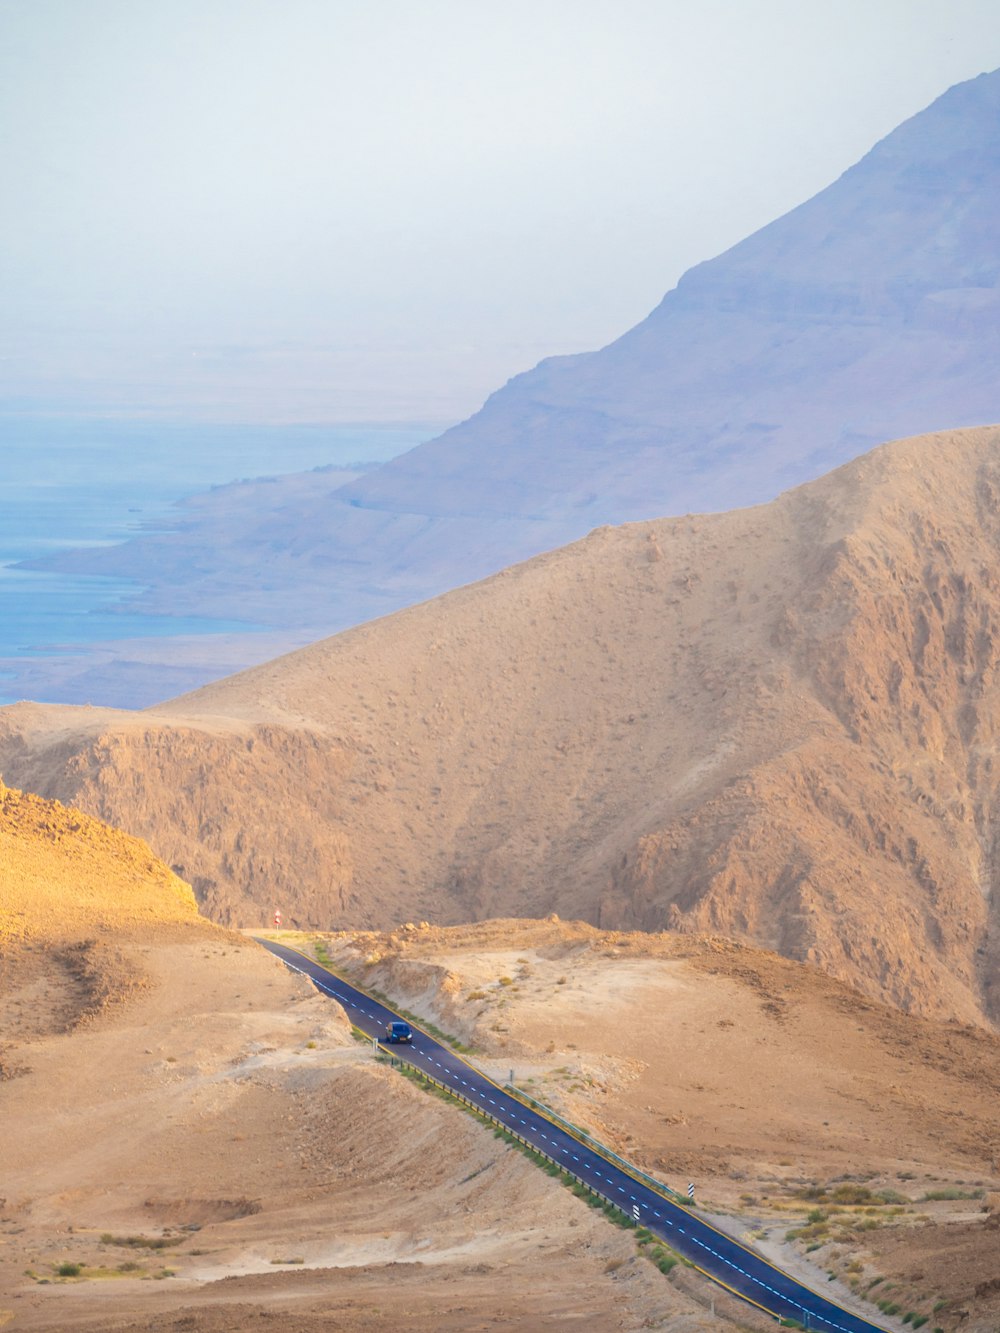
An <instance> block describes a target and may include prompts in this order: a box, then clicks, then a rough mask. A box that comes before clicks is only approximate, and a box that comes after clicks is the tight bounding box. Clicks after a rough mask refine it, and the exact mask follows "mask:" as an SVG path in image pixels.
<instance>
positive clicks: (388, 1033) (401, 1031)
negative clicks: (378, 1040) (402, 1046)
mask: <svg viewBox="0 0 1000 1333" xmlns="http://www.w3.org/2000/svg"><path fill="white" fill-rule="evenodd" d="M385 1039H386V1041H390V1042H393V1043H395V1042H397V1041H412V1040H413V1029H412V1028H411V1027H410V1025H409V1023H403V1022H402V1021H398V1022H394V1023H386V1025H385Z"/></svg>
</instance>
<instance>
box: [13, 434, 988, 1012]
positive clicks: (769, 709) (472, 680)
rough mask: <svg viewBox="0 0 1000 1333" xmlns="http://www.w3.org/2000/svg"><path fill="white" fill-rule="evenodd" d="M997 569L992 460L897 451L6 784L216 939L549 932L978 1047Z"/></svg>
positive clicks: (319, 649) (21, 732)
mask: <svg viewBox="0 0 1000 1333" xmlns="http://www.w3.org/2000/svg"><path fill="white" fill-rule="evenodd" d="M998 546H1000V429H998V428H993V427H990V428H982V429H978V430H970V431H962V432H949V433H944V434H940V435H935V436H926V437H922V438H919V439H915V440H908V441H901V442H897V443H894V444H891V445H886V446H884V447H882V448H881V449H878V450H876V451H875V452H873V453H872V454H870V455H868V456H866V457H865V458H863V459H860V460H858V461H857V462H855V463H852V464H849V465H847V466H845V467H843V468H841V469H839V470H838V471H836V472H834V473H831V474H830V475H829V476H827V477H825V478H823V479H821V480H820V481H818V482H815V483H811V484H810V485H807V486H803V487H801V488H799V489H798V490H795V491H791V492H788V493H787V494H785V495H784V496H782V497H780V498H779V499H778V500H776V501H774V502H773V503H771V504H769V505H766V506H762V507H759V508H754V509H747V510H739V511H735V512H732V513H728V514H717V515H708V516H693V517H688V518H683V519H672V520H662V521H658V522H651V523H641V524H633V525H629V526H626V527H623V528H618V529H611V528H605V529H599V530H598V531H596V532H595V533H593V534H592V535H591V536H590V537H589V538H587V539H585V540H584V541H581V542H578V543H576V544H575V545H573V546H570V547H566V548H563V549H561V550H558V551H555V552H553V553H551V554H549V555H546V556H542V557H539V558H538V559H535V560H532V561H530V562H528V563H526V564H524V565H520V566H517V567H515V568H513V569H511V570H508V571H505V572H504V573H503V574H501V575H498V576H496V577H494V578H492V579H489V580H487V581H485V582H483V583H480V584H476V585H472V586H470V587H467V588H464V589H460V590H459V591H457V592H455V593H451V594H449V595H447V596H445V597H441V598H438V599H436V600H435V601H433V602H429V603H426V604H424V605H422V606H419V607H416V608H413V609H411V610H409V611H405V612H401V613H399V614H397V615H394V616H390V617H387V618H386V619H384V620H380V621H376V622H373V623H372V624H370V625H367V626H363V627H361V628H359V629H355V630H351V631H349V632H347V633H345V634H342V635H338V636H336V637H335V638H333V639H329V640H325V641H323V642H322V643H319V644H316V645H314V646H312V647H310V648H307V649H304V650H301V651H299V652H297V653H294V654H291V655H290V656H288V657H285V658H281V659H278V660H276V661H274V662H272V663H269V664H268V665H266V666H263V667H259V668H255V669H254V670H251V671H247V672H245V673H243V674H241V675H238V676H234V677H231V678H229V679H227V680H224V681H220V682H219V683H217V684H215V685H212V686H208V687H206V688H205V689H203V690H200V691H198V692H197V693H195V694H192V695H188V696H185V697H183V698H181V699H178V700H175V701H174V702H172V703H171V704H169V705H164V706H162V707H160V708H159V709H157V710H155V711H150V712H146V713H139V714H124V713H108V712H101V711H96V710H90V709H71V708H55V707H39V706H33V705H18V706H15V707H12V708H9V709H5V710H3V711H2V713H0V771H2V772H3V774H4V775H5V776H6V778H7V780H8V781H10V782H17V783H18V784H20V785H22V786H25V787H27V788H29V789H31V790H36V791H39V792H42V793H45V794H48V795H56V796H59V797H61V798H62V799H68V800H72V801H74V802H75V803H77V804H79V805H81V806H82V807H84V808H85V809H87V810H89V811H91V812H92V813H95V814H97V815H99V816H100V817H102V818H104V819H107V820H108V821H109V822H111V823H113V824H116V825H120V826H122V827H125V828H128V829H129V830H130V831H132V832H136V833H139V834H141V835H142V836H144V837H146V838H147V839H148V841H149V843H150V845H151V846H152V847H153V848H154V850H155V851H156V852H157V854H158V855H160V856H161V857H162V858H163V859H164V860H166V861H167V862H168V864H170V865H172V866H174V867H175V869H176V870H177V873H178V874H180V875H181V876H182V877H184V878H185V879H187V880H189V881H190V882H191V883H192V884H193V886H194V888H195V892H196V894H197V896H198V898H199V901H200V902H201V903H202V905H203V907H204V908H205V910H206V911H207V912H208V913H209V914H210V915H212V916H213V917H214V918H216V919H217V920H220V921H223V922H233V923H240V922H253V921H262V920H266V919H269V918H270V916H271V914H272V913H273V911H274V909H275V907H280V908H281V909H282V911H283V913H284V915H285V920H286V923H291V924H301V925H317V926H320V927H334V926H370V925H379V926H387V925H392V924H394V923H398V922H400V921H405V920H407V919H414V920H419V919H427V920H432V921H435V922H437V923H455V922H458V921H463V920H470V919H482V918H484V917H488V916H496V915H511V914H514V915H521V916H542V915H544V914H545V913H547V912H548V911H550V910H556V911H558V912H559V913H560V914H561V915H564V916H572V917H585V918H586V919H588V920H590V921H591V922H593V923H595V924H598V925H601V926H603V927H615V928H620V927H632V926H636V927H641V928H643V929H646V930H658V929H661V928H663V927H669V928H670V929H672V930H675V931H694V932H715V933H720V934H725V935H728V936H731V937H734V938H742V939H744V940H748V941H753V942H755V943H756V944H759V945H761V946H763V947H766V948H769V949H774V950H776V951H778V952H780V953H783V954H785V955H787V956H789V957H792V958H797V959H808V960H811V961H813V962H815V963H817V964H818V965H819V966H820V967H821V968H823V969H824V970H826V971H827V972H828V973H830V974H831V975H834V976H837V977H840V978H842V979H845V980H847V981H850V982H851V983H852V984H854V985H856V986H859V987H861V988H862V989H863V990H865V991H867V992H868V993H869V994H870V995H873V996H880V997H884V998H886V999H888V1000H890V1001H891V1002H892V1003H894V1004H896V1005H898V1006H900V1007H902V1008H904V1009H907V1010H910V1011H912V1012H916V1013H923V1014H928V1015H933V1014H937V1015H941V1016H945V1017H947V1016H954V1017H956V1018H958V1019H959V1020H961V1021H963V1022H965V1021H972V1022H983V1021H984V1020H985V1019H987V1018H995V1017H996V1015H997V1012H998V1010H997V1003H998V1000H997V995H996V983H997V977H998V975H1000V961H998V960H1000V946H998V943H997V940H998V932H997V926H996V922H997V918H996V913H997V910H998V906H997V904H998V901H1000V900H998V898H997V896H996V895H995V893H994V888H993V878H994V874H995V866H996V853H995V846H994V832H993V828H994V823H995V812H996V809H997V790H996V784H997V770H996V769H995V765H994V760H993V750H994V737H995V734H996V732H997V729H998V726H1000V686H998V681H997V673H996V664H997V653H998V641H997V637H996V626H997V624H998V619H1000V579H998V577H997V574H996V569H997V554H998Z"/></svg>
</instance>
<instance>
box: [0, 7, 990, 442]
mask: <svg viewBox="0 0 1000 1333" xmlns="http://www.w3.org/2000/svg"><path fill="white" fill-rule="evenodd" d="M997 66H1000V5H998V4H997V3H996V0H614V3H606V2H605V0H0V182H2V189H3V201H2V205H0V358H2V359H0V411H3V410H12V409H25V410H36V411H46V412H47V411H86V412H93V413H114V414H117V415H129V414H132V413H135V414H138V415H154V416H157V415H162V416H166V417H172V418H205V419H217V420H218V419H222V420H234V421H240V420H262V421H296V420H311V421H349V420H391V419H396V420H399V419H424V420H435V421H448V420H456V419H458V418H460V417H463V416H466V415H468V414H469V413H470V412H472V411H474V410H475V409H476V408H478V407H479V405H480V404H481V402H482V400H483V398H484V397H485V396H486V394H487V393H489V392H490V391H491V390H492V389H494V388H496V387H498V386H499V385H500V384H501V383H503V381H504V380H505V379H507V378H508V377H509V376H510V375H512V374H515V373H516V372H518V371H520V370H524V369H527V368H528V367H529V366H531V365H533V364H534V363H535V362H536V361H538V360H539V359H540V358H541V357H542V356H545V355H549V354H551V353H557V352H570V351H580V350H585V349H589V348H593V347H598V346H601V345H603V344H604V343H607V342H609V341H610V340H611V339H612V338H614V337H616V336H617V335H618V334H619V333H622V332H624V330H625V329H626V328H628V327H629V326H630V325H632V324H634V323H635V322H636V321H637V320H639V319H641V318H642V317H643V316H644V315H646V314H647V313H648V312H649V310H650V309H651V308H652V307H653V306H654V305H656V304H657V302H658V301H659V300H660V298H661V297H662V295H663V293H664V292H665V291H666V290H667V289H668V288H670V287H672V286H673V285H674V283H675V282H676V281H677V278H678V277H679V276H680V274H681V273H682V272H683V270H684V269H686V268H688V267H690V266H691V265H692V264H694V263H696V262H698V261H699V260H702V259H706V258H709V257H711V256H712V255H714V254H717V253H719V252H720V251H721V250H723V249H726V248H727V247H728V246H729V245H731V244H734V243H735V242H736V241H738V240H739V239H741V238H742V237H743V236H745V235H747V234H748V233H749V232H751V231H753V230H755V229H756V228H757V227H760V226H762V225H764V224H765V223H767V222H769V221H771V220H772V219H773V218H774V217H776V216H778V215H779V214H781V213H783V212H785V211H787V210H788V209H789V208H791V207H793V206H794V205H795V204H797V203H800V202H801V201H802V200H804V199H806V198H808V197H809V196H810V195H812V194H814V193H815V192H816V191H817V190H819V189H821V188H822V187H823V186H825V185H827V184H829V182H830V181H831V180H833V179H834V178H835V177H836V176H838V175H839V174H840V173H841V172H842V171H843V170H845V169H846V168H847V167H848V166H850V165H851V163H852V162H854V161H855V160H856V159H857V158H858V157H860V156H861V155H862V154H863V153H865V152H866V151H867V150H868V149H869V148H870V147H871V146H872V144H873V143H875V142H876V140H878V139H879V138H881V137H882V136H883V135H885V134H886V133H888V132H889V131H890V130H891V129H893V128H894V127H895V126H896V125H897V124H898V123H899V122H900V121H902V120H904V119H906V118H907V117H908V116H910V115H912V114H914V113H915V112H916V111H918V110H920V109H921V108H922V107H924V106H926V105H927V104H928V103H929V102H931V101H932V100H933V99H934V98H935V97H936V96H938V95H939V94H940V93H942V92H943V91H944V90H945V89H946V88H947V87H949V86H950V85H951V84H953V83H956V82H959V81H960V80H963V79H966V78H971V77H973V76H974V75H976V74H978V73H980V72H982V71H984V70H989V69H993V68H995V67H997Z"/></svg>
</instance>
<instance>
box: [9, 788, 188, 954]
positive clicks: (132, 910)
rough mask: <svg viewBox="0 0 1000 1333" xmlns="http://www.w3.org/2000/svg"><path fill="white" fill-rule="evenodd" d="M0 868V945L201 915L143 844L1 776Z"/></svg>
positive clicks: (182, 887) (178, 882)
mask: <svg viewBox="0 0 1000 1333" xmlns="http://www.w3.org/2000/svg"><path fill="white" fill-rule="evenodd" d="M0 867H2V869H0V950H2V949H3V948H4V947H5V946H11V945H15V944H18V943H23V942H33V941H36V940H37V941H45V940H51V939H59V938H69V937H73V936H78V935H81V934H82V933H86V932H95V931H96V932H99V933H103V934H107V935H111V934H114V933H115V932H117V931H129V930H133V929H134V928H135V927H142V926H147V925H150V926H152V925H159V924H164V923H174V922H184V923H193V922H195V921H197V920H198V919H199V918H198V907H197V904H196V902H195V899H194V894H193V893H192V892H191V889H190V887H189V886H188V885H187V884H184V883H183V882H182V881H181V880H179V879H178V878H177V876H176V875H174V874H173V873H172V872H171V871H170V870H168V869H167V867H166V866H165V865H163V863H162V862H161V861H159V860H157V858H156V857H155V856H153V854H152V853H151V852H150V850H149V848H148V847H147V846H146V845H145V843H142V842H140V841H139V840H138V839H137V838H133V837H130V836H129V835H128V834H126V833H123V832H121V831H120V830H119V829H113V828H108V827H107V826H105V825H103V824H101V823H100V822H99V821H98V820H96V819H93V818H92V817H91V816H89V815H86V814H83V813H82V812H81V811H79V810H74V809H70V808H67V807H66V806H63V805H61V804H60V803H59V802H58V801H48V800H43V799H42V798H40V797H38V796H32V795H30V794H28V793H25V792H21V791H16V790H13V789H12V788H9V787H5V786H4V785H3V783H2V782H0Z"/></svg>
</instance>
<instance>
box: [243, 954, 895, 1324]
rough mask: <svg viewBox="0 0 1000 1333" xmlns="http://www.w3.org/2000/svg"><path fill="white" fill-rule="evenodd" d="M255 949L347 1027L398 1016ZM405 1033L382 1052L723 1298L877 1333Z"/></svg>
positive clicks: (380, 1028) (293, 962)
mask: <svg viewBox="0 0 1000 1333" xmlns="http://www.w3.org/2000/svg"><path fill="white" fill-rule="evenodd" d="M257 943H258V944H262V945H263V946H264V948H265V949H269V950H270V951H271V953H273V954H275V955H276V956H277V957H278V958H280V959H281V961H282V962H283V963H285V964H287V966H288V967H291V968H293V969H294V970H295V971H296V972H301V973H302V974H303V975H304V976H307V977H308V978H309V980H310V981H312V982H313V984H314V985H315V986H316V987H317V988H318V989H319V990H321V991H322V992H323V993H324V994H325V995H330V996H332V997H333V998H334V999H335V1000H337V1001H338V1002H339V1003H340V1004H342V1005H343V1006H344V1008H345V1009H346V1010H347V1012H348V1015H349V1017H350V1019H351V1022H352V1023H353V1024H354V1025H355V1026H356V1027H357V1028H359V1029H360V1030H361V1031H362V1032H365V1033H367V1034H368V1036H381V1035H382V1034H383V1033H384V1031H385V1025H386V1024H387V1023H389V1022H391V1021H392V1020H393V1019H395V1018H399V1017H400V1015H399V1014H397V1013H395V1012H394V1011H393V1010H392V1009H388V1008H386V1006H385V1005H383V1004H380V1003H379V1002H378V1001H377V1000H374V999H372V997H371V996H370V995H366V994H365V992H364V991H361V990H358V989H357V988H356V987H354V986H351V985H350V984H349V983H348V982H346V981H343V980H341V978H340V977H338V976H335V975H334V974H333V973H332V972H330V971H328V969H327V968H325V967H322V966H321V965H320V964H319V963H316V962H314V961H313V960H312V959H311V958H308V957H306V955H305V954H303V953H300V952H299V951H298V950H297V949H292V948H289V947H288V946H287V945H283V944H278V943H277V942H275V941H273V940H267V939H261V938H258V940H257ZM413 1032H414V1037H413V1043H412V1045H399V1046H388V1045H386V1046H385V1050H386V1051H389V1052H391V1053H392V1054H398V1055H399V1056H400V1057H401V1058H402V1059H404V1060H406V1061H408V1062H409V1063H410V1064H412V1065H415V1066H416V1067H417V1068H418V1069H421V1070H423V1071H424V1072H425V1073H427V1074H429V1075H430V1076H431V1077H432V1078H434V1079H437V1081H438V1082H440V1083H443V1084H444V1085H445V1086H446V1087H448V1088H450V1089H451V1090H452V1091H454V1092H455V1093H457V1094H458V1095H459V1096H461V1097H463V1098H464V1099H465V1100H467V1101H468V1102H470V1103H471V1104H472V1105H473V1106H475V1107H477V1108H479V1109H481V1110H482V1111H483V1112H484V1113H485V1114H487V1115H489V1116H491V1117H492V1118H493V1119H494V1120H496V1121H497V1122H498V1123H500V1124H502V1125H505V1126H506V1127H507V1128H508V1129H509V1130H511V1131H512V1132H513V1133H515V1134H518V1135H519V1136H520V1137H521V1138H523V1139H524V1140H526V1141H527V1142H528V1143H530V1144H531V1146H532V1147H534V1148H536V1149H537V1150H538V1151H539V1152H542V1153H545V1154H546V1156H548V1157H550V1158H551V1159H552V1160H553V1161H555V1162H556V1163H557V1164H558V1165H559V1166H561V1167H563V1169H564V1170H566V1171H568V1172H570V1173H571V1174H572V1175H574V1176H576V1177H577V1179H579V1180H580V1181H582V1182H583V1183H584V1184H585V1185H588V1186H589V1187H590V1188H591V1189H593V1190H595V1191H596V1192H597V1193H598V1194H601V1195H602V1196H603V1197H604V1198H606V1199H608V1200H610V1201H611V1202H612V1203H615V1204H617V1205H618V1206H619V1207H620V1208H622V1209H623V1210H624V1211H625V1212H626V1213H628V1214H629V1216H631V1217H632V1218H633V1219H634V1220H635V1221H636V1223H637V1224H638V1225H639V1226H643V1227H646V1228H647V1229H648V1230H649V1231H651V1232H652V1233H653V1234H654V1235H655V1236H658V1237H660V1238H661V1239H662V1240H663V1241H664V1242H665V1243H666V1244H667V1245H669V1246H670V1248H671V1249H672V1250H674V1251H675V1252H676V1253H677V1254H680V1255H683V1256H684V1258H686V1259H689V1260H690V1261H691V1262H692V1263H693V1264H695V1266H696V1267H697V1268H699V1269H701V1270H702V1272H704V1273H705V1274H706V1275H707V1276H708V1277H710V1278H711V1279H712V1280H713V1281H715V1282H717V1283H719V1284H720V1285H722V1286H724V1287H725V1288H726V1289H727V1290H729V1291H730V1292H732V1293H734V1294H735V1295H737V1296H740V1297H741V1298H742V1299H744V1300H747V1301H750V1302H751V1303H752V1304H753V1305H756V1306H758V1307H760V1308H763V1309H764V1310H766V1311H767V1312H768V1313H769V1314H772V1315H774V1316H775V1317H776V1318H781V1319H795V1320H797V1321H798V1322H799V1323H800V1324H803V1325H804V1326H805V1327H806V1328H809V1329H814V1330H819V1331H820V1333H827V1331H828V1330H833V1331H834V1333H871V1331H872V1330H873V1329H878V1330H880V1331H881V1325H879V1324H873V1323H870V1322H869V1321H868V1320H866V1319H862V1318H861V1317H860V1315H856V1314H852V1313H851V1311H849V1310H845V1309H843V1308H842V1307H841V1306H839V1305H836V1304H834V1302H833V1301H831V1300H829V1299H827V1298H826V1297H825V1296H823V1295H822V1294H821V1293H819V1292H816V1291H813V1290H811V1289H810V1288H809V1287H805V1286H803V1285H802V1284H801V1283H799V1282H797V1281H796V1280H795V1279H794V1278H793V1277H791V1276H789V1274H787V1273H784V1272H782V1271H781V1269H779V1268H775V1267H774V1266H773V1265H771V1264H769V1263H767V1261H766V1260H764V1259H761V1258H760V1257H759V1256H758V1255H756V1254H754V1252H753V1251H752V1250H749V1249H747V1248H746V1246H744V1245H741V1244H740V1243H739V1241H736V1240H733V1239H732V1237H730V1236H727V1235H725V1234H724V1233H723V1232H721V1231H717V1230H716V1229H715V1228H714V1227H713V1226H711V1225H710V1224H709V1223H708V1222H705V1221H703V1220H702V1219H701V1218H700V1217H698V1216H697V1215H696V1214H695V1213H694V1212H692V1211H691V1210H690V1209H689V1208H685V1207H681V1206H679V1205H677V1204H675V1203H672V1202H671V1201H670V1199H669V1198H667V1197H665V1196H664V1195H662V1194H660V1193H659V1192H658V1191H656V1190H654V1189H652V1188H651V1187H650V1186H648V1185H646V1184H644V1183H643V1181H642V1180H640V1179H638V1178H637V1177H636V1176H632V1175H630V1174H629V1173H628V1171H627V1170H625V1169H623V1168H621V1167H618V1166H616V1165H615V1164H614V1163H612V1162H609V1161H608V1160H607V1159H606V1158H604V1157H602V1156H601V1155H600V1154H599V1153H597V1152H595V1151H593V1149H591V1148H589V1147H587V1146H586V1145H585V1144H584V1143H582V1142H581V1141H580V1140H579V1139H576V1138H574V1137H573V1136H572V1135H571V1134H570V1133H569V1132H568V1130H565V1129H563V1128H562V1127H561V1126H559V1125H557V1124H555V1123H553V1122H552V1121H551V1120H548V1119H546V1118H545V1117H544V1116H543V1115H541V1114H540V1113H538V1112H537V1111H534V1110H532V1109H529V1108H528V1107H526V1106H524V1105H523V1104H522V1103H521V1102H520V1101H518V1100H517V1099H516V1098H515V1097H512V1096H510V1094H509V1093H507V1092H505V1091H504V1089H503V1088H502V1087H500V1086H499V1084H497V1083H494V1082H493V1080H492V1079H490V1078H488V1077H487V1075H485V1074H483V1073H481V1072H480V1071H479V1070H477V1069H476V1068H475V1067H474V1066H473V1065H471V1064H470V1063H469V1062H468V1061H467V1060H464V1059H463V1058H462V1056H460V1055H458V1054H457V1053H456V1052H455V1051H453V1050H451V1049H450V1047H448V1046H444V1045H442V1044H441V1043H440V1042H439V1041H436V1040H435V1038H433V1037H432V1036H430V1034H429V1033H426V1032H424V1031H422V1030H421V1029H420V1028H418V1027H416V1026H414V1027H413Z"/></svg>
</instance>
